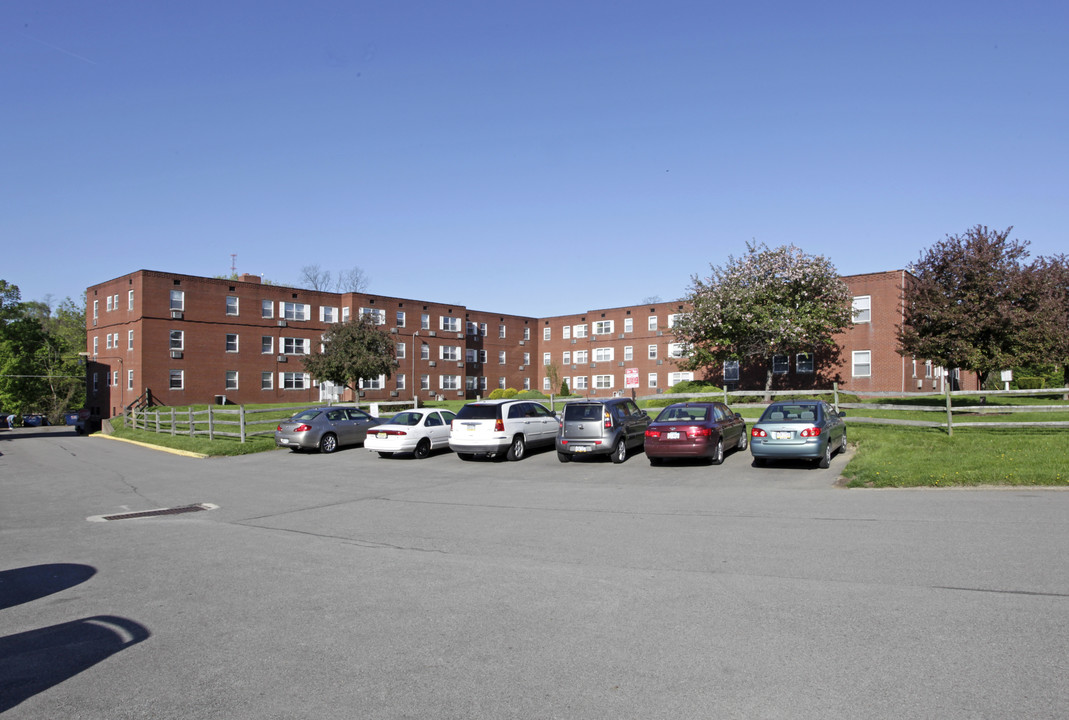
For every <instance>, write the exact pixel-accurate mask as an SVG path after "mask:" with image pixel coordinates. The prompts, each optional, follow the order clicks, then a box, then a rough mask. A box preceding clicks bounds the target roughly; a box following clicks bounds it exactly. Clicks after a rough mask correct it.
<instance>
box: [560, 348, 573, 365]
mask: <svg viewBox="0 0 1069 720" xmlns="http://www.w3.org/2000/svg"><path fill="white" fill-rule="evenodd" d="M561 358H562V360H561V363H562V364H564V365H571V364H572V351H571V350H565V351H564V353H563V354H562V355H561Z"/></svg>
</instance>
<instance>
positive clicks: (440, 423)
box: [364, 408, 456, 459]
mask: <svg viewBox="0 0 1069 720" xmlns="http://www.w3.org/2000/svg"><path fill="white" fill-rule="evenodd" d="M454 417H456V414H455V413H452V412H450V411H448V410H438V409H436V408H417V409H415V410H405V411H404V412H399V413H397V414H396V415H394V416H393V418H392V419H390V420H389V421H388V422H387V423H385V424H383V425H379V426H378V427H376V428H374V429H373V430H371V431H370V432H368V434H367V439H366V440H364V447H365V448H367V449H368V450H371V451H372V452H377V453H378V454H379V457H391V456H392V455H393V454H394V453H412V454H413V455H415V456H416V458H418V459H423V458H425V457H427V456H428V455H429V454H430V452H431V450H437V449H438V448H447V447H449V426H450V425H452V423H453V418H454Z"/></svg>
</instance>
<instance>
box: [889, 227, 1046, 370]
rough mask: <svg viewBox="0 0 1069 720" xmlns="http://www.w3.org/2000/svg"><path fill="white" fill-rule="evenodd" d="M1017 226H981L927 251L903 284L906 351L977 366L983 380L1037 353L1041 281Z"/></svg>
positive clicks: (953, 365) (902, 334)
mask: <svg viewBox="0 0 1069 720" xmlns="http://www.w3.org/2000/svg"><path fill="white" fill-rule="evenodd" d="M1012 230H1013V228H1012V227H1008V228H1006V229H1005V230H1002V231H997V230H990V229H988V228H987V227H986V226H984V225H976V226H974V227H971V228H969V229H968V230H967V231H966V232H965V233H964V234H962V235H948V236H946V238H945V239H944V240H942V241H941V242H938V243H936V244H935V245H933V246H932V247H930V248H928V249H927V250H926V251H925V252H923V253H922V254H921V258H920V260H919V261H918V262H917V263H916V264H915V265H914V266H913V268H912V274H913V276H914V280H913V281H912V282H910V283H908V284H907V285H906V287H905V288H904V290H903V293H904V303H905V310H904V315H903V321H902V325H901V326H900V327H899V334H898V337H899V342H900V343H901V348H900V350H899V352H901V353H902V354H903V355H913V356H914V357H923V358H931V359H933V360H938V361H939V362H940V364H942V365H943V367H946V368H960V369H963V370H969V371H972V372H975V373H977V375H978V376H979V378H980V384H981V387H983V384H984V382H986V380H987V378H988V376H989V375H990V374H991V373H992V372H994V371H999V370H1006V369H1009V368H1012V367H1014V366H1015V365H1018V364H1021V363H1022V362H1027V361H1029V360H1032V359H1034V351H1035V350H1037V349H1038V345H1037V344H1036V341H1035V336H1034V334H1032V333H1031V332H1030V330H1029V324H1030V323H1032V322H1033V320H1034V314H1035V312H1036V311H1037V309H1038V308H1039V302H1040V299H1039V297H1040V292H1041V288H1040V285H1039V284H1038V283H1037V282H1036V277H1035V275H1033V274H1032V273H1031V271H1030V269H1029V268H1028V267H1026V266H1025V265H1024V264H1023V261H1024V260H1025V258H1027V256H1028V251H1027V246H1028V243H1026V242H1021V241H1018V240H1011V239H1010V232H1011V231H1012Z"/></svg>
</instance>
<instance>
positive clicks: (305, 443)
mask: <svg viewBox="0 0 1069 720" xmlns="http://www.w3.org/2000/svg"><path fill="white" fill-rule="evenodd" d="M380 424H382V420H380V419H379V418H377V417H374V416H372V415H369V414H368V413H366V412H364V411H363V410H360V409H359V408H352V407H336V406H334V407H315V408H308V409H307V410H302V411H301V412H299V413H297V414H296V415H294V416H293V417H291V418H289V419H287V420H283V421H282V422H280V423H279V424H278V427H277V428H275V445H277V446H279V447H288V448H290V449H291V450H295V451H296V450H315V449H318V450H319V451H320V452H325V453H332V452H334V451H335V450H337V449H338V448H339V447H343V446H345V445H358V444H360V443H362V442H364V438H366V437H367V431H368V430H369V429H370V428H373V427H375V426H377V425H380Z"/></svg>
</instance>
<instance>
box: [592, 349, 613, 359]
mask: <svg viewBox="0 0 1069 720" xmlns="http://www.w3.org/2000/svg"><path fill="white" fill-rule="evenodd" d="M615 356H616V352H615V348H611V347H599V348H594V362H612V361H613V360H614V359H615Z"/></svg>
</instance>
